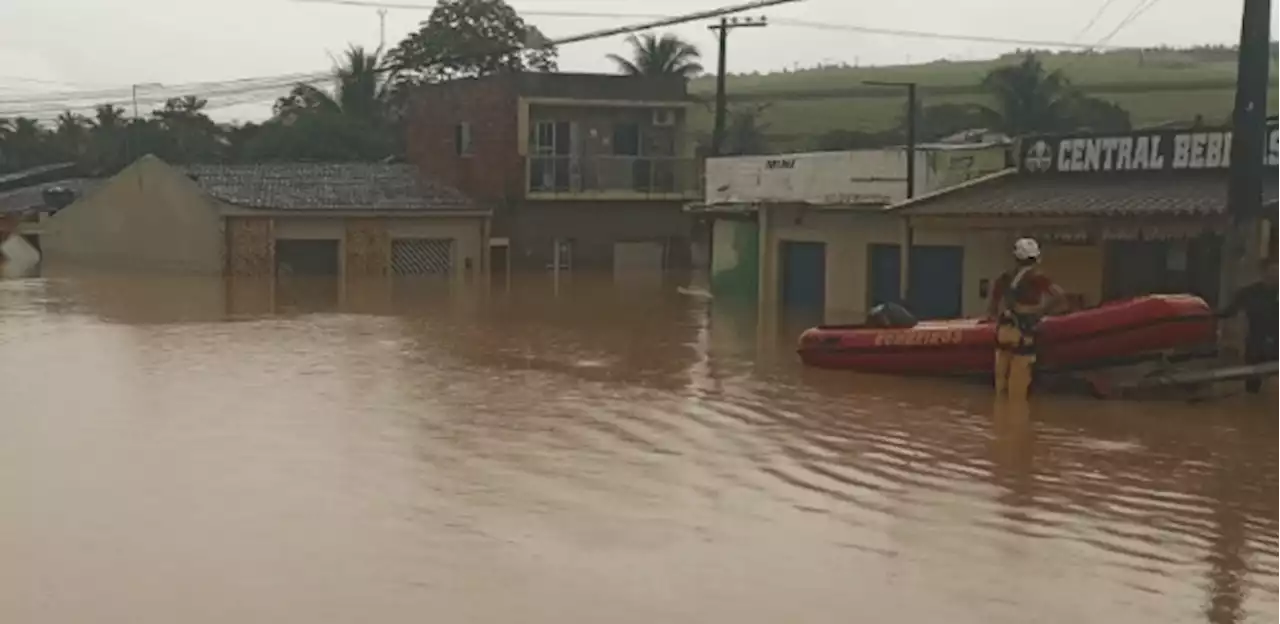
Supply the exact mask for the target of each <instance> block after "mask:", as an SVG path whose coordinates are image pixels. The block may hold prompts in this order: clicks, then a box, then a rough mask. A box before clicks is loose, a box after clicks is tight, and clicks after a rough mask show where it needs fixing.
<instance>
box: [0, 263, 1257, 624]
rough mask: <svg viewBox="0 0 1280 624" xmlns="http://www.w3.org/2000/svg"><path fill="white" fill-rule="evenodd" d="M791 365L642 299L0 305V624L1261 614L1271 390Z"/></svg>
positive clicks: (724, 327)
mask: <svg viewBox="0 0 1280 624" xmlns="http://www.w3.org/2000/svg"><path fill="white" fill-rule="evenodd" d="M790 346H791V340H790V338H789V337H788V336H787V335H786V334H785V333H783V334H782V335H776V334H774V333H773V332H772V331H771V328H762V327H761V326H760V324H759V323H758V322H757V319H755V318H754V316H753V315H752V314H749V313H745V312H744V311H742V310H735V309H733V308H732V306H729V305H726V304H721V303H717V304H715V305H712V304H711V303H710V302H708V301H706V300H703V299H700V298H697V297H690V296H685V295H681V294H679V293H678V292H676V291H675V287H674V285H673V284H671V283H666V284H659V283H652V282H625V283H622V284H614V283H611V282H608V281H603V280H592V279H587V278H582V277H576V278H575V279H573V280H561V281H560V282H559V283H558V284H557V283H552V281H551V280H549V279H543V278H537V279H529V280H521V281H519V282H518V283H515V284H512V285H511V286H510V287H504V288H497V289H494V290H492V291H490V290H488V289H483V288H467V287H456V286H454V287H450V286H448V285H441V284H431V283H364V284H354V285H345V286H341V287H338V286H335V285H324V284H321V285H316V284H306V283H301V284H276V285H270V284H265V285H264V284H261V283H247V284H246V283H232V284H227V283H224V282H221V281H201V280H179V279H170V280H155V279H150V280H141V279H122V278H115V279H104V278H95V279H87V278H86V279H47V280H10V281H0V400H3V409H2V410H0V492H3V503H2V506H0V553H3V554H2V555H0V621H4V622H14V623H39V624H46V623H58V624H62V623H75V622H93V623H95V624H115V623H122V624H123V623H130V624H152V623H156V624H160V623H163V624H169V623H173V622H184V623H191V624H203V623H210V624H213V623H218V624H222V623H227V622H241V623H250V622H254V623H256V622H264V623H265V622H271V623H279V622H299V623H327V622H342V623H346V622H353V623H355V622H359V623H364V622H378V623H397V622H406V623H407V622H414V623H417V622H423V621H431V622H442V623H443V622H460V623H461V622H466V623H471V622H476V623H488V622H495V623H496V622H504V623H505V622H520V623H524V624H532V623H543V622H546V623H557V624H560V623H565V622H583V623H593V624H594V623H598V622H611V623H615V622H616V623H621V624H626V623H631V622H634V623H643V624H650V623H653V622H663V623H685V622H687V623H690V624H694V623H696V624H705V623H708V622H726V623H730V622H731V623H735V624H754V623H761V624H764V623H769V624H776V623H778V622H796V623H806V624H810V623H812V624H824V623H833V624H834V623H842V624H843V623H848V622H861V621H865V622H924V623H932V622H942V621H945V622H954V623H970V622H972V623H975V624H978V623H983V624H988V623H990V624H994V623H1005V622H1008V623H1016V624H1024V623H1026V622H1063V623H1072V624H1075V623H1079V622H1126V623H1129V622H1152V623H1161V624H1177V623H1182V622H1214V623H1218V622H1273V621H1275V620H1276V618H1277V606H1276V602H1277V587H1276V574H1277V557H1276V552H1277V551H1276V535H1277V507H1276V496H1275V492H1276V491H1277V478H1276V476H1277V464H1276V454H1277V452H1276V448H1277V447H1276V443H1275V441H1276V439H1277V436H1276V434H1277V432H1276V417H1275V413H1276V399H1275V395H1274V393H1273V394H1270V395H1268V396H1266V397H1264V398H1261V399H1255V398H1251V397H1244V396H1234V397H1230V398H1226V399H1223V400H1220V401H1215V402H1212V403H1208V404H1202V405H1195V406H1189V405H1187V404H1185V403H1176V402H1165V403H1141V404H1139V403H1103V402H1098V401H1094V400H1092V399H1087V398H1068V397H1052V398H1051V397H1037V398H1036V400H1035V401H1034V402H1033V404H1032V405H1031V406H1029V407H1025V408H1019V407H1004V406H1001V405H999V404H997V403H995V402H993V400H992V398H991V396H990V393H989V392H988V391H987V390H986V388H984V387H981V386H975V385H969V384H962V383H956V382H934V381H926V380H904V379H894V378H880V377H868V376H859V375H853V374H847V373H840V372H829V371H815V370H806V369H804V368H802V367H801V366H800V365H799V364H798V363H797V362H796V361H795V358H794V356H793V355H792V353H791V352H790V351H789V349H790Z"/></svg>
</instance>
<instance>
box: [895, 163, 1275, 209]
mask: <svg viewBox="0 0 1280 624" xmlns="http://www.w3.org/2000/svg"><path fill="white" fill-rule="evenodd" d="M1226 173H1227V172H1226V171H1213V172H1201V173H1184V174H1176V175H1170V174H1168V173H1159V174H1151V175H1098V176H1085V175H1063V176H1039V175H1027V174H1019V173H1018V172H1017V171H1015V170H1006V171H1002V172H999V173H996V174H992V175H989V176H985V177H982V178H978V179H975V180H971V181H969V182H968V183H965V184H961V185H959V186H955V187H952V188H949V189H944V190H942V191H938V192H935V193H931V194H928V195H924V196H921V197H917V198H915V199H911V200H907V201H904V202H901V203H899V204H896V205H895V206H893V207H892V209H893V210H895V211H898V212H899V214H901V215H903V216H926V215H927V216H990V217H1004V216H1021V217H1028V216H1055V217H1073V216H1080V217H1085V216H1131V217H1143V216H1192V215H1195V216H1206V215H1218V214H1222V213H1223V212H1224V211H1225V209H1226V203H1227V175H1226ZM1275 201H1276V178H1275V177H1273V176H1269V177H1268V178H1267V182H1266V186H1265V187H1264V190H1263V203H1264V204H1267V203H1271V204H1274V202H1275Z"/></svg>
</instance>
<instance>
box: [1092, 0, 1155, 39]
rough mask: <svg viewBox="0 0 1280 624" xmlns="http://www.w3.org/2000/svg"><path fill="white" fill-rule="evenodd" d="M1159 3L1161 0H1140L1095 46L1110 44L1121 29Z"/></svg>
mask: <svg viewBox="0 0 1280 624" xmlns="http://www.w3.org/2000/svg"><path fill="white" fill-rule="evenodd" d="M1159 3H1160V0H1138V4H1136V5H1134V7H1133V10H1131V11H1129V14H1128V15H1126V16H1125V17H1124V19H1123V20H1120V23H1119V24H1117V25H1116V27H1115V28H1113V29H1112V30H1111V32H1109V33H1107V35H1106V36H1105V37H1103V38H1102V39H1101V40H1100V41H1099V42H1098V43H1097V44H1096V45H1095V46H1094V47H1095V48H1097V47H1101V46H1105V45H1108V44H1110V43H1111V40H1112V39H1113V38H1115V36H1116V35H1117V34H1119V33H1120V31H1122V30H1124V29H1125V28H1126V27H1128V26H1129V24H1132V23H1133V22H1135V21H1137V19H1138V18H1139V17H1142V14H1143V13H1146V12H1147V11H1148V10H1150V9H1151V7H1154V6H1155V5H1157V4H1159Z"/></svg>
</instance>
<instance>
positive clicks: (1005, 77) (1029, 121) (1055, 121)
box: [979, 54, 1130, 136]
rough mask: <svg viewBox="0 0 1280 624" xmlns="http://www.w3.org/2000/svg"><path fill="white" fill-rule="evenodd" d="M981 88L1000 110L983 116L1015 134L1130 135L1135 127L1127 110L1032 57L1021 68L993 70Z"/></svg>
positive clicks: (990, 111) (999, 127)
mask: <svg viewBox="0 0 1280 624" xmlns="http://www.w3.org/2000/svg"><path fill="white" fill-rule="evenodd" d="M981 86H982V88H983V89H984V90H985V91H987V93H989V94H990V95H991V96H992V98H993V99H994V100H995V105H996V106H995V108H994V110H993V109H986V111H985V113H986V114H982V115H979V116H980V117H990V118H991V119H993V121H994V123H993V125H994V126H995V127H996V129H998V130H1000V131H1002V132H1004V133H1005V134H1008V135H1010V136H1020V135H1025V134H1034V133H1051V132H1067V131H1072V130H1080V129H1092V130H1097V131H1124V130H1128V129H1129V127H1130V122H1129V113H1128V111H1126V110H1125V109H1124V108H1121V107H1120V106H1118V105H1116V104H1115V103H1112V102H1108V101H1105V100H1100V99H1098V98H1094V97H1090V96H1088V95H1085V94H1084V93H1083V92H1081V91H1080V90H1079V89H1077V88H1076V87H1074V86H1072V84H1071V81H1069V80H1068V79H1067V77H1066V76H1065V75H1063V73H1062V71H1061V70H1054V71H1052V72H1050V71H1047V70H1045V68H1044V65H1042V64H1041V63H1040V60H1039V59H1037V58H1036V57H1035V56H1034V55H1031V54H1028V55H1027V56H1025V57H1023V59H1022V62H1021V63H1019V64H1017V65H1010V66H1007V67H1000V68H998V69H993V70H991V72H990V73H988V74H987V75H986V77H985V78H983V79H982V83H981ZM983 108H985V107H983Z"/></svg>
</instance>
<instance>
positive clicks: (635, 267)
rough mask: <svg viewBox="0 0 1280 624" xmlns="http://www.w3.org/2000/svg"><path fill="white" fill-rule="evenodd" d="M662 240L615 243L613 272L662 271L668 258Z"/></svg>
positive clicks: (628, 273) (633, 273)
mask: <svg viewBox="0 0 1280 624" xmlns="http://www.w3.org/2000/svg"><path fill="white" fill-rule="evenodd" d="M666 251H667V248H666V245H665V244H664V243H663V242H662V241H626V242H620V243H614V244H613V272H614V274H615V275H617V274H627V275H635V274H655V273H662V268H663V264H664V260H665V259H666V255H667V254H666Z"/></svg>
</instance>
